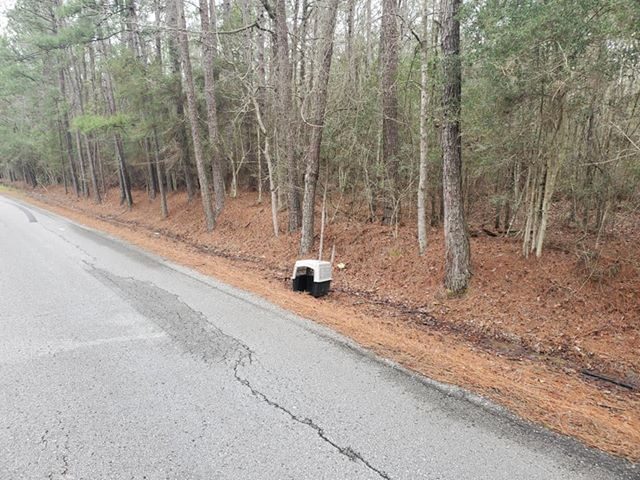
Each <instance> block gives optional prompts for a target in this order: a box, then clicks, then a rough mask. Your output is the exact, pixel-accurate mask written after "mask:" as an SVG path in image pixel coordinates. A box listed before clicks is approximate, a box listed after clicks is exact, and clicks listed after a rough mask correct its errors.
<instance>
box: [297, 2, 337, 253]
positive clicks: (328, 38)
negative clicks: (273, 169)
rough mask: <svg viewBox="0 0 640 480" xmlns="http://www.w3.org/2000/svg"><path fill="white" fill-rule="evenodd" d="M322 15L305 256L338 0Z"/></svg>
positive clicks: (308, 169) (309, 241)
mask: <svg viewBox="0 0 640 480" xmlns="http://www.w3.org/2000/svg"><path fill="white" fill-rule="evenodd" d="M324 10H325V11H324V12H323V14H322V15H321V16H320V22H321V25H320V38H319V39H318V45H317V47H316V60H315V62H314V63H315V65H316V68H317V69H318V72H316V74H315V75H314V78H315V82H314V86H313V89H312V91H311V94H310V96H311V115H310V117H309V121H310V125H309V128H310V129H311V139H310V142H309V150H308V152H307V167H306V172H305V177H304V200H303V202H302V237H301V240H300V253H301V254H307V253H309V251H310V250H311V247H312V246H313V230H314V228H313V223H314V213H315V203H316V186H317V184H318V171H319V167H320V145H321V143H322V131H323V128H324V117H325V111H326V109H327V86H328V84H329V70H330V69H331V57H332V55H333V32H334V30H335V25H336V14H337V11H338V0H328V1H327V2H326V5H325V8H324Z"/></svg>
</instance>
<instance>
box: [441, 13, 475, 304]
mask: <svg viewBox="0 0 640 480" xmlns="http://www.w3.org/2000/svg"><path fill="white" fill-rule="evenodd" d="M460 3H461V1H460V0H442V11H441V15H442V18H441V21H440V23H441V25H442V54H443V59H442V61H443V82H444V90H443V94H442V104H443V114H444V118H443V122H442V153H443V159H442V164H443V168H442V184H443V197H444V243H445V277H444V285H445V287H446V288H447V290H448V291H450V292H451V293H453V294H460V293H462V292H464V291H465V290H466V289H467V286H468V284H469V278H470V277H471V269H470V261H471V253H470V249H469V237H468V234H467V225H466V220H465V215H464V205H463V198H462V144H461V138H460V107H461V84H462V72H461V61H460V22H459V21H458V18H457V17H458V12H459V8H460Z"/></svg>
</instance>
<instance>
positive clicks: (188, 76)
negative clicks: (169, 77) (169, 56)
mask: <svg viewBox="0 0 640 480" xmlns="http://www.w3.org/2000/svg"><path fill="white" fill-rule="evenodd" d="M174 2H175V5H176V13H177V15H176V20H177V27H178V32H177V33H178V46H179V47H180V56H181V60H182V72H183V74H184V83H185V91H186V96H187V111H188V114H189V123H190V124H191V138H192V139H193V150H194V155H195V158H196V168H197V170H198V181H199V182H200V196H201V198H202V208H203V209H204V216H205V221H206V225H207V230H208V231H211V230H213V228H214V227H215V215H214V212H213V208H212V206H211V192H210V190H209V179H208V178H207V170H206V167H205V163H204V153H203V149H202V138H201V136H200V126H199V125H198V104H197V100H196V89H195V85H194V83H193V72H192V70H191V58H190V57H189V39H188V37H187V30H186V28H187V27H186V22H185V19H184V4H183V3H182V2H183V0H174Z"/></svg>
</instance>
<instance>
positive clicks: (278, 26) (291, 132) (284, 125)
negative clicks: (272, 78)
mask: <svg viewBox="0 0 640 480" xmlns="http://www.w3.org/2000/svg"><path fill="white" fill-rule="evenodd" d="M274 21H275V36H276V39H275V40H276V60H277V69H278V98H279V107H280V108H279V110H280V111H279V112H278V113H279V115H278V119H279V122H278V135H277V139H278V145H279V147H280V148H279V150H280V152H281V154H282V155H283V156H284V157H285V158H286V166H287V204H288V205H287V206H288V207H289V231H290V232H293V231H296V230H298V228H299V227H300V217H301V211H300V194H299V180H298V169H297V165H296V145H295V128H294V124H295V121H294V115H295V112H294V110H293V101H292V98H291V97H292V88H291V62H290V61H289V40H288V35H289V32H288V28H287V14H286V8H285V0H276V4H275V18H274Z"/></svg>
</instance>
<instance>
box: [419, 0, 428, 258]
mask: <svg viewBox="0 0 640 480" xmlns="http://www.w3.org/2000/svg"><path fill="white" fill-rule="evenodd" d="M427 14H428V0H424V5H423V9H422V42H421V43H422V44H421V50H422V64H421V65H420V166H419V178H418V205H417V207H418V251H419V253H420V255H424V254H425V252H426V250H427V212H426V196H427V164H428V160H429V157H428V154H429V150H428V149H429V123H428V121H427V115H428V113H429V93H428V92H427V89H428V87H429V81H428V80H429V78H428V72H427V66H428V55H429V44H428V42H427V38H428V35H429V32H428V21H427V18H428V17H427Z"/></svg>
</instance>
